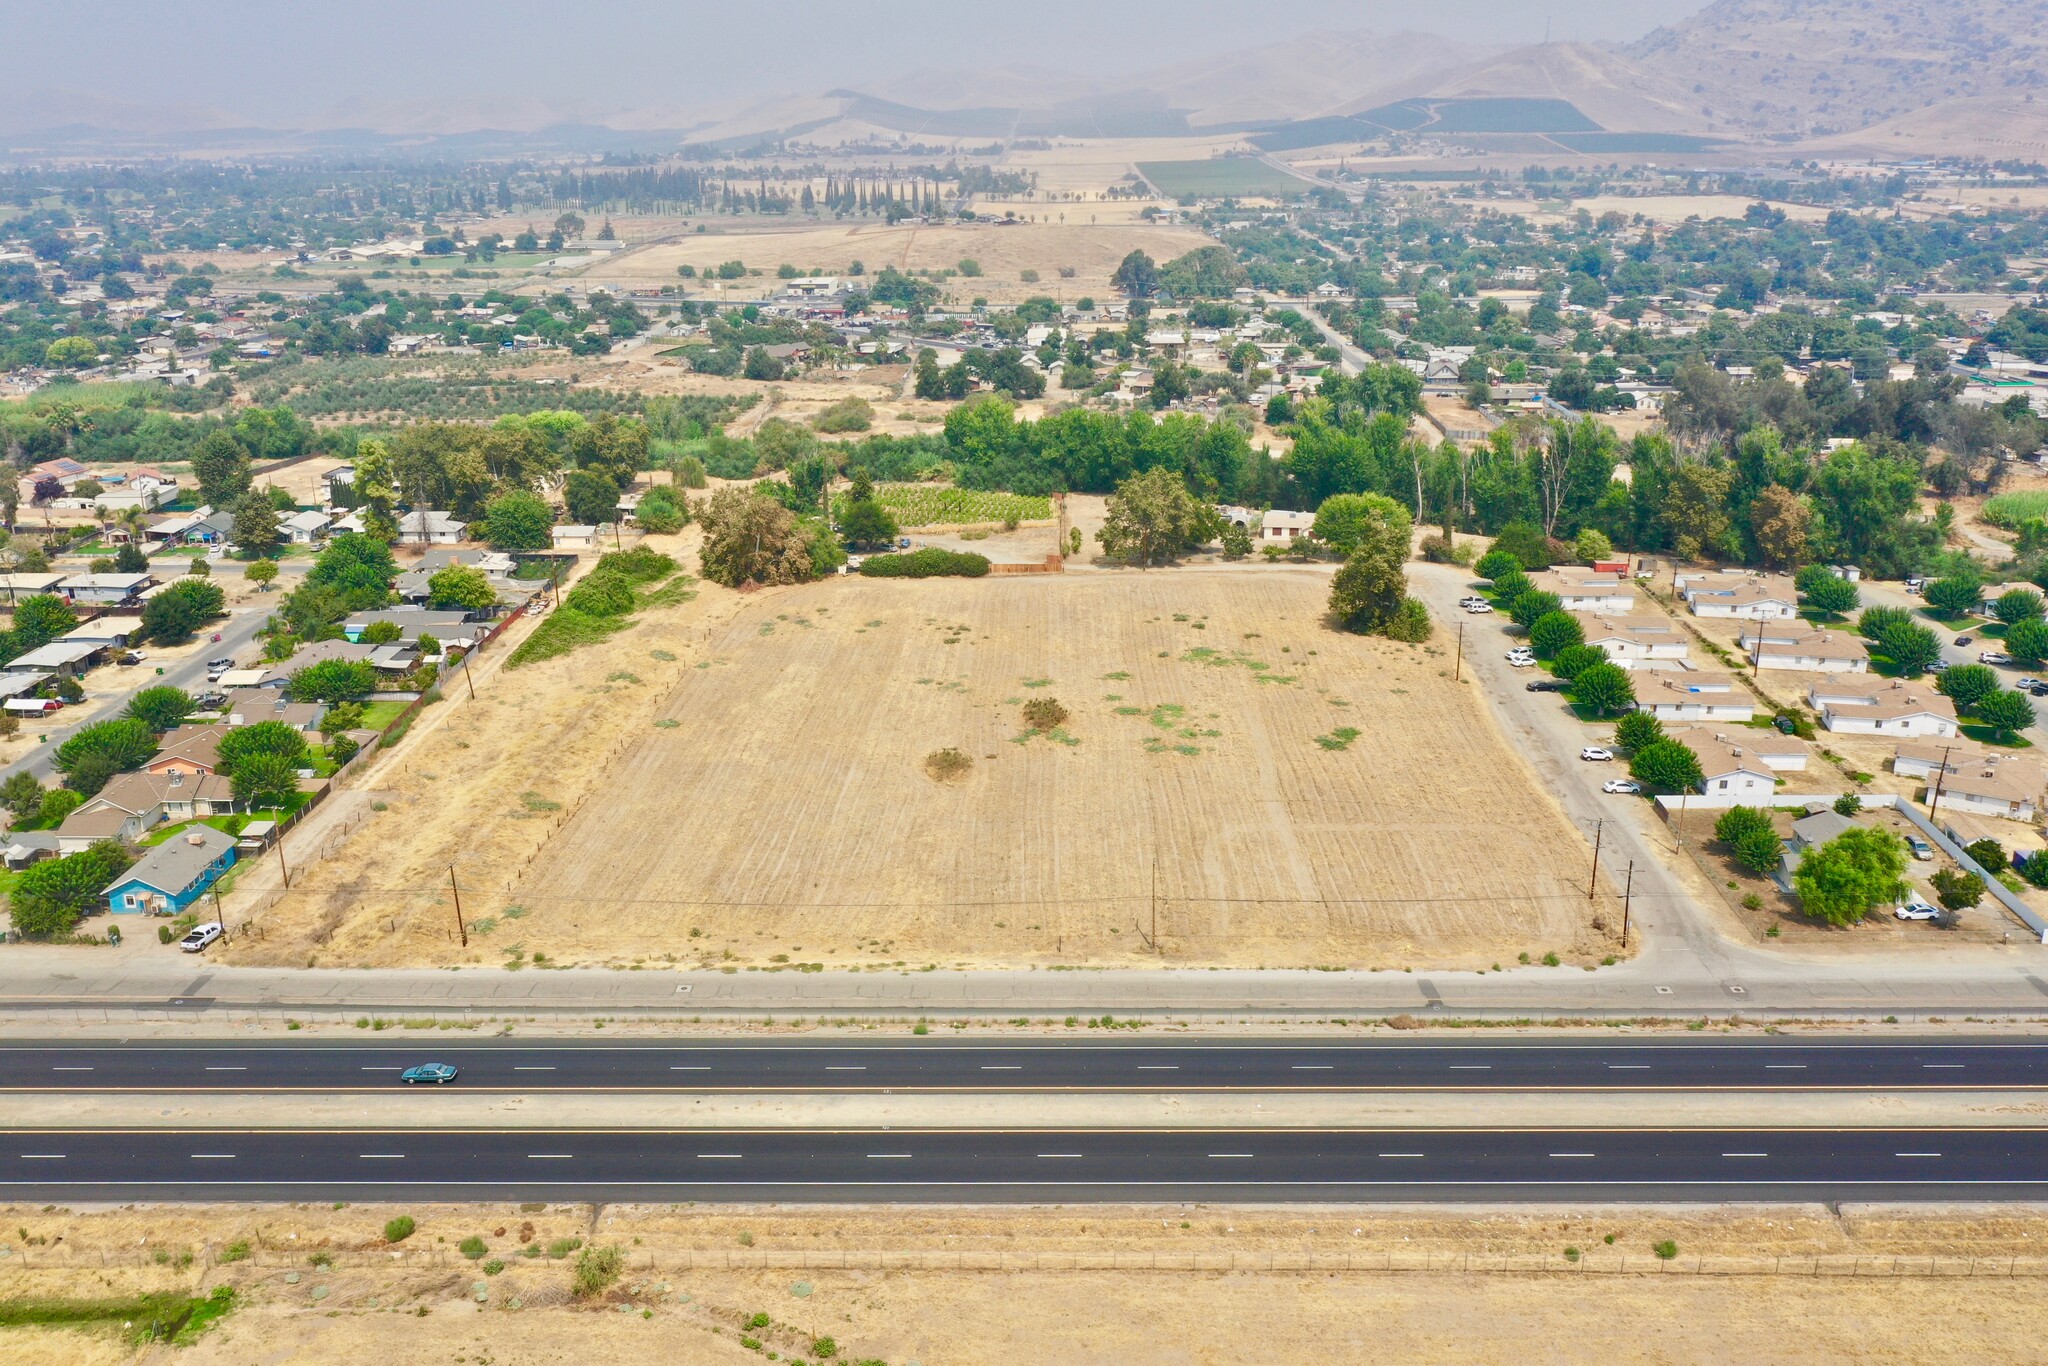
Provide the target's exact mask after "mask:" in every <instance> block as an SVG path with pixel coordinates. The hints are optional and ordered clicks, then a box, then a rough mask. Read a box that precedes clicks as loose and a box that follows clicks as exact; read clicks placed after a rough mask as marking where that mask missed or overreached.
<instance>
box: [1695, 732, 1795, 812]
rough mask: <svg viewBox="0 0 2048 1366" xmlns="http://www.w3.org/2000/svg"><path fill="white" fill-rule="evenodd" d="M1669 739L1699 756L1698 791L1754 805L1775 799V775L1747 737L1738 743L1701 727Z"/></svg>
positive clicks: (1776, 781) (1722, 733)
mask: <svg viewBox="0 0 2048 1366" xmlns="http://www.w3.org/2000/svg"><path fill="white" fill-rule="evenodd" d="M1671 738H1672V739H1674V740H1676V741H1678V742H1679V743H1680V744H1682V745H1684V746H1685V747H1686V748H1687V749H1689V750H1691V751H1692V752H1693V753H1694V754H1696V755H1698V756H1699V760H1700V791H1701V792H1703V793H1705V794H1706V795H1708V796H1710V797H1732V798H1735V799H1737V800H1740V801H1745V802H1757V803H1768V802H1770V801H1772V800H1773V799H1774V798H1775V797H1776V796H1777V793H1778V777H1777V774H1776V773H1774V772H1773V771H1772V769H1771V766H1770V765H1769V764H1768V763H1766V762H1765V761H1764V758H1763V756H1762V755H1760V754H1758V753H1757V751H1756V749H1755V747H1754V746H1753V745H1751V744H1750V742H1749V737H1747V736H1743V737H1741V739H1740V741H1737V740H1734V739H1731V738H1729V736H1728V735H1727V734H1726V733H1725V732H1722V731H1717V730H1712V729H1707V728H1701V729H1697V730H1688V731H1680V732H1679V733H1678V734H1676V735H1674V736H1672V737H1671Z"/></svg>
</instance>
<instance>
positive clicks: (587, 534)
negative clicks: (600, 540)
mask: <svg viewBox="0 0 2048 1366" xmlns="http://www.w3.org/2000/svg"><path fill="white" fill-rule="evenodd" d="M549 535H551V536H552V537H553V538H554V544H555V549H557V550H588V549H590V548H591V547H592V546H595V545H596V544H597V528H596V527H594V526H558V527H551V528H549Z"/></svg>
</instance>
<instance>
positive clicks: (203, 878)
mask: <svg viewBox="0 0 2048 1366" xmlns="http://www.w3.org/2000/svg"><path fill="white" fill-rule="evenodd" d="M234 864H235V837H234V836H233V835H230V834H228V833H227V832H226V831H223V830H216V829H214V828H213V827H212V826H210V825H195V826H193V827H192V828H191V829H189V830H186V831H183V832H181V833H180V834H178V835H175V836H173V837H172V838H170V839H168V840H165V841H164V842H163V843H162V844H159V845H158V846H156V848H154V849H152V850H150V851H149V852H148V853H147V854H144V855H143V856H142V859H141V860H140V861H139V862H138V863H136V865H135V866H134V867H132V868H130V869H129V870H128V871H127V872H125V873H123V874H121V876H120V877H118V878H116V879H115V880H114V881H113V882H111V883H109V884H108V885H107V888H106V890H105V892H104V893H103V895H104V896H105V897H106V898H107V909H108V910H110V911H112V912H114V913H115V914H117V915H122V914H134V913H137V912H143V911H148V912H152V913H154V914H157V915H176V914H178V913H179V912H180V911H183V910H184V909H185V908H186V907H187V906H190V905H191V904H192V903H193V902H195V901H197V900H198V899H199V897H200V896H201V894H202V893H204V892H205V891H206V889H207V888H208V887H211V886H212V885H213V884H214V882H215V881H216V880H217V879H218V878H219V877H220V875H221V874H222V873H224V872H226V871H227V870H228V869H230V868H232V867H233V866H234Z"/></svg>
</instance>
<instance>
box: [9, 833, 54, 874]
mask: <svg viewBox="0 0 2048 1366" xmlns="http://www.w3.org/2000/svg"><path fill="white" fill-rule="evenodd" d="M55 857H57V832H56V831H54V830H10V831H9V832H8V833H6V834H5V835H0V865H4V866H5V867H6V869H7V871H8V872H10V873H18V872H20V871H21V870H22V869H24V868H26V867H28V866H29V865H30V864H32V863H41V862H42V861H43V860H44V859H46V858H55Z"/></svg>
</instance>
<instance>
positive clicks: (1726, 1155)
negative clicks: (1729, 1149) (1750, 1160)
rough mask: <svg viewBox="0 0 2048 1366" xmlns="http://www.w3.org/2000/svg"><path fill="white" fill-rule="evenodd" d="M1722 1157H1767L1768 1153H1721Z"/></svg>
mask: <svg viewBox="0 0 2048 1366" xmlns="http://www.w3.org/2000/svg"><path fill="white" fill-rule="evenodd" d="M1721 1156H1723V1157H1769V1156H1770V1154H1769V1153H1722V1154H1721Z"/></svg>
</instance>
